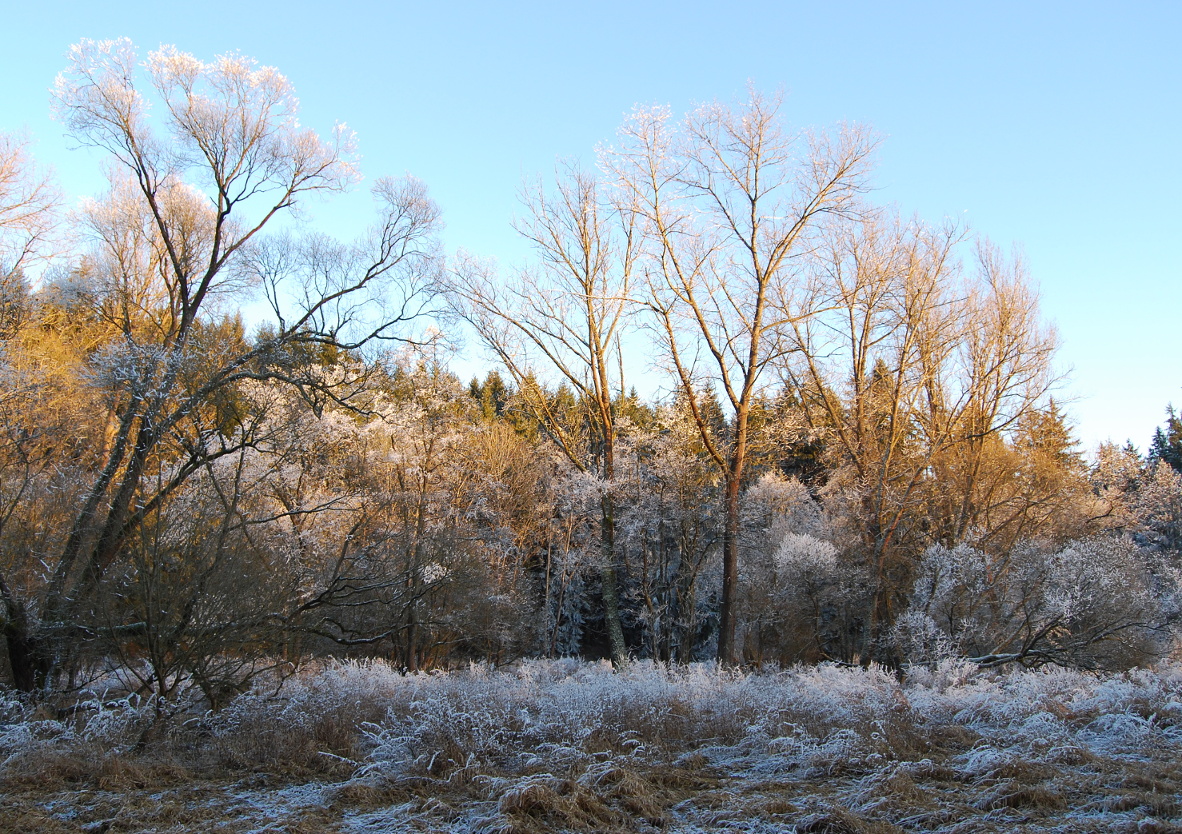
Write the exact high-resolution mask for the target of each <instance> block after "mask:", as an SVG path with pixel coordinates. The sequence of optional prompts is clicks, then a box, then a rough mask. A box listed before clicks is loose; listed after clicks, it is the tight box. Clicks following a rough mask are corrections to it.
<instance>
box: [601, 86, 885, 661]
mask: <svg viewBox="0 0 1182 834" xmlns="http://www.w3.org/2000/svg"><path fill="white" fill-rule="evenodd" d="M779 105H780V102H779V100H778V99H765V98H763V97H761V96H759V95H758V94H756V93H754V92H753V93H752V94H751V96H750V98H749V100H748V101H747V102H746V103H745V104H744V105H743V106H741V107H738V108H731V107H727V106H725V105H722V104H717V103H715V104H709V105H705V106H703V107H700V108H699V109H697V110H696V111H694V112H693V113H691V114H690V115H689V116H687V117H686V119H685V121H684V123H683V124H682V125H681V126H680V129H675V128H674V127H673V126H672V125H671V124H670V121H669V114H668V112H667V111H665V110H662V109H654V110H641V111H638V112H637V113H636V114H635V115H634V116H633V117H632V118H631V119H630V120H629V121H628V122H626V123H625V125H624V127H623V129H622V130H621V132H620V146H619V147H618V148H615V149H611V150H609V151H607V152H605V154H604V155H603V160H602V162H603V164H604V166H605V167H606V168H607V169H608V170H609V171H610V172H611V173H612V175H613V177H614V179H615V182H616V184H617V186H618V187H619V188H620V189H621V190H622V192H623V193H624V194H625V195H627V196H626V198H625V199H626V200H627V203H628V205H630V206H631V207H632V208H633V210H634V211H635V212H636V213H637V214H638V216H639V218H640V219H641V220H642V221H643V226H644V231H645V233H646V242H647V251H646V258H645V261H644V271H645V275H646V277H647V290H648V304H649V307H650V308H651V310H652V312H653V314H654V316H655V321H656V327H655V329H656V332H657V337H658V341H659V342H660V344H661V347H662V349H663V351H664V354H665V356H666V357H667V358H668V360H669V363H670V365H671V370H672V372H673V374H674V377H675V380H676V384H677V385H678V387H679V388H680V390H681V393H682V394H683V395H684V397H685V400H686V403H687V405H688V407H689V409H690V412H691V413H692V415H693V418H694V420H695V422H696V424H697V427H698V430H699V432H700V434H701V437H702V442H703V443H704V444H705V446H706V448H707V450H708V452H709V454H710V457H711V458H712V459H713V461H714V463H715V465H716V466H717V467H718V469H719V471H720V472H721V474H722V476H723V479H724V481H725V491H724V501H725V519H726V522H725V524H726V526H725V532H724V536H723V591H722V608H721V614H720V619H721V622H720V630H719V642H718V656H719V658H720V659H721V660H723V661H724V662H727V663H733V662H735V661H736V660H737V658H738V650H739V647H738V646H737V645H735V624H736V611H735V599H736V590H737V584H738V547H739V517H740V507H739V494H740V490H741V486H742V482H743V475H744V470H745V467H746V464H747V457H748V439H749V438H748V420H749V417H750V415H751V409H752V405H753V403H754V402H755V400H756V397H757V396H758V394H759V393H760V392H761V389H762V386H764V385H766V384H767V383H768V382H769V381H770V380H768V379H766V378H765V377H766V376H767V375H766V374H765V371H766V370H767V368H768V367H769V366H770V365H771V364H772V363H774V362H776V361H777V360H778V359H780V358H781V357H782V356H783V355H784V353H785V352H786V351H787V350H789V349H790V347H791V344H790V342H789V341H787V340H786V339H785V336H786V334H787V333H788V332H790V324H791V322H792V321H793V320H794V319H795V318H797V317H800V316H807V315H808V313H809V311H808V310H807V309H802V308H800V307H799V305H798V303H797V300H796V299H795V298H794V295H795V288H796V287H797V285H798V284H799V282H800V281H801V275H800V269H799V262H800V256H801V255H803V254H805V253H807V252H808V251H809V250H810V248H811V247H812V245H813V238H814V235H815V233H816V230H817V228H818V227H819V224H820V221H821V219H822V218H824V217H826V216H832V215H845V214H847V213H849V212H851V211H852V210H853V209H854V208H855V207H856V202H855V198H856V196H857V195H858V193H859V192H861V191H862V189H863V181H864V180H863V178H864V173H865V170H866V165H867V161H868V157H869V156H870V153H871V150H872V148H873V144H874V143H873V141H872V139H871V138H870V135H869V133H868V132H867V131H866V130H864V129H862V128H859V127H847V128H844V129H842V130H840V131H839V132H838V133H837V134H836V135H835V136H828V135H824V134H810V133H804V132H802V133H798V134H792V133H788V132H786V131H785V129H784V128H783V126H782V125H781V123H780V119H779V115H778V111H779ZM709 392H717V393H718V394H719V396H721V397H722V398H723V400H724V402H725V403H726V405H727V406H729V408H730V412H731V414H730V422H729V425H728V427H727V431H726V432H725V436H720V435H718V434H717V433H715V431H714V430H713V429H712V428H711V422H710V420H709V419H708V415H707V414H706V413H705V412H704V410H703V397H704V396H708V395H709Z"/></svg>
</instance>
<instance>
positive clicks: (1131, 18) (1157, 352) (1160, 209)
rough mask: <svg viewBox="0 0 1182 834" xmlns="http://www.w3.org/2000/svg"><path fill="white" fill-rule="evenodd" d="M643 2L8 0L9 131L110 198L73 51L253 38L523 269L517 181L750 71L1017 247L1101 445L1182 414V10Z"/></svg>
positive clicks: (2, 66) (883, 181) (369, 155)
mask: <svg viewBox="0 0 1182 834" xmlns="http://www.w3.org/2000/svg"><path fill="white" fill-rule="evenodd" d="M638 5H640V6H643V8H633V5H632V4H626V3H617V2H599V3H579V4H573V3H572V4H564V3H554V2H547V3H529V4H526V3H516V4H495V5H494V4H475V3H448V4H432V3H415V4H407V3H398V2H393V3H357V2H337V3H332V2H327V3H326V2H318V3H305V2H285V3H270V2H253V3H248V2H241V0H239V2H234V3H228V2H223V0H210V1H209V2H202V3H184V4H182V3H174V2H161V1H160V0H157V2H150V3H149V2H140V0H136V1H135V2H122V3H119V4H108V3H93V2H90V3H85V4H83V3H55V2H52V1H51V0H47V2H43V3H41V4H33V3H22V4H19V5H18V4H9V6H8V8H6V9H5V10H4V12H3V14H2V16H0V20H2V21H3V27H4V30H5V38H4V41H5V44H4V49H3V50H2V51H0V79H2V80H0V130H5V131H10V130H21V129H24V130H26V131H27V132H28V133H29V134H30V135H31V136H32V137H33V139H34V140H35V141H36V145H35V148H34V151H35V153H36V155H37V156H38V158H39V159H41V160H43V161H45V162H48V163H50V164H52V165H53V166H54V167H55V168H56V169H57V171H58V174H59V177H60V179H61V181H62V183H63V185H64V187H65V188H66V190H67V192H68V193H70V194H71V196H80V195H85V194H93V193H96V192H98V191H99V190H101V188H102V184H103V180H102V178H101V170H100V166H99V163H98V159H97V158H96V157H95V156H93V155H92V154H91V153H90V152H88V151H70V150H69V149H68V143H67V142H66V141H65V139H64V138H63V136H62V129H61V127H60V126H59V125H57V124H56V123H54V122H52V121H50V119H49V95H48V88H49V86H50V85H51V83H52V82H53V78H54V76H55V74H56V73H57V72H58V71H60V70H61V69H62V68H63V67H64V65H65V59H64V53H65V51H66V50H67V48H68V47H69V46H70V44H72V43H74V42H76V41H78V40H79V39H80V38H84V37H87V38H93V39H105V38H113V37H120V36H127V37H130V38H131V39H132V40H133V41H134V42H135V43H136V44H137V46H139V47H140V49H141V52H142V53H146V52H147V51H149V50H151V49H154V48H156V47H157V46H159V45H160V44H162V43H171V44H176V45H177V46H178V47H179V48H180V49H182V50H184V51H187V52H192V53H194V54H195V55H197V56H198V57H200V58H204V59H208V58H211V57H213V56H214V55H216V54H219V53H222V52H227V51H232V50H237V51H240V52H243V53H245V54H248V55H251V56H254V57H256V58H258V59H259V60H260V61H261V62H263V63H266V64H271V65H274V66H276V67H278V68H279V69H280V70H281V71H282V72H284V73H285V74H287V76H288V77H289V78H290V79H291V80H292V81H293V83H294V84H295V87H296V90H297V91H298V93H299V95H300V98H301V101H302V104H303V112H302V120H303V121H304V122H305V123H306V124H309V125H311V126H313V127H316V128H320V129H328V128H329V127H330V126H331V125H332V124H333V122H334V121H336V120H342V121H346V122H348V124H349V125H350V126H351V127H352V128H354V129H355V130H356V131H357V133H358V135H359V138H360V142H361V151H362V153H363V155H364V157H365V159H364V169H365V172H366V174H367V175H368V176H370V177H374V176H379V175H382V174H401V173H403V172H407V171H408V172H410V173H413V174H414V175H416V176H418V177H419V178H421V179H423V180H424V181H425V182H426V183H427V184H428V186H429V187H430V188H431V191H432V193H433V195H434V197H435V198H436V200H437V201H438V202H439V203H440V205H441V206H442V208H443V211H444V217H445V220H446V222H447V226H448V230H447V238H446V242H447V244H448V246H449V248H454V247H457V246H463V247H466V248H468V249H470V250H472V251H474V252H477V253H481V254H487V255H493V256H498V257H499V258H501V259H502V260H506V261H511V260H513V259H514V258H515V257H516V256H517V255H518V254H519V252H520V247H519V245H518V244H517V242H516V241H514V239H513V232H512V231H511V229H510V228H509V220H510V218H511V217H512V215H513V213H514V211H515V210H516V192H517V189H518V186H519V185H520V183H521V180H522V178H523V177H527V176H533V175H537V174H545V173H546V172H548V171H550V170H551V169H552V168H553V165H554V162H555V159H556V158H557V157H582V158H584V159H590V158H591V157H592V153H593V149H594V147H595V145H596V144H597V143H599V142H601V141H608V140H610V139H611V137H612V134H613V133H614V131H615V129H616V127H617V126H618V125H619V123H620V122H621V120H622V118H623V116H624V115H625V114H626V113H627V112H628V111H629V110H630V109H631V108H632V106H633V105H634V104H638V103H639V104H654V103H659V104H669V105H671V106H672V107H673V108H674V110H675V111H678V112H680V111H683V110H684V109H686V108H687V107H689V106H690V105H692V104H693V103H694V102H698V101H703V100H710V99H714V98H721V99H728V100H733V99H735V98H737V97H739V96H740V95H741V94H742V92H743V90H744V88H745V86H746V84H747V82H748V80H750V81H752V82H753V83H754V84H755V85H756V86H757V87H759V88H760V89H761V90H765V91H774V90H776V89H782V90H783V91H784V92H785V94H786V103H785V107H784V110H783V113H784V114H785V116H786V117H787V118H788V119H789V120H790V121H792V122H793V123H795V124H798V125H802V126H817V127H824V126H829V125H832V124H834V123H836V122H838V121H842V120H846V121H857V122H868V123H870V124H871V125H873V126H874V128H875V129H876V130H877V131H878V133H879V134H880V135H881V136H882V137H883V140H884V141H883V144H882V147H881V150H880V152H879V154H878V165H877V174H876V182H877V185H878V186H879V187H880V192H879V194H880V198H881V199H882V200H883V201H887V202H894V203H897V204H898V205H899V207H900V208H901V209H902V210H903V211H904V213H911V212H917V213H919V214H920V215H921V216H922V217H924V218H926V219H929V220H933V221H934V220H939V219H940V218H941V217H943V216H944V215H956V216H960V217H963V218H965V219H967V220H968V222H969V223H970V224H971V226H972V228H973V229H974V230H975V231H977V232H980V233H983V234H985V235H987V236H989V237H990V238H992V239H993V240H994V241H995V242H997V243H1000V244H1002V245H1006V246H1009V245H1012V244H1017V245H1019V246H1021V247H1022V248H1023V249H1024V250H1025V253H1026V255H1027V258H1028V261H1029V264H1030V267H1031V272H1032V274H1033V276H1034V278H1035V279H1036V281H1037V282H1038V284H1039V285H1040V287H1041V291H1042V299H1043V310H1044V314H1045V315H1046V317H1047V318H1048V319H1049V320H1051V321H1052V322H1054V323H1055V325H1056V326H1057V328H1058V330H1059V333H1060V336H1061V339H1062V343H1063V347H1062V350H1061V352H1060V356H1059V363H1060V366H1061V368H1062V369H1064V370H1070V377H1069V380H1068V382H1067V383H1066V384H1065V386H1064V389H1063V396H1064V397H1065V398H1073V399H1074V400H1075V401H1074V403H1073V404H1072V405H1071V406H1070V413H1071V414H1072V415H1073V417H1074V419H1075V422H1076V426H1077V430H1078V433H1079V435H1080V437H1081V438H1082V439H1083V441H1084V443H1085V445H1086V446H1088V447H1091V446H1094V445H1095V444H1096V443H1097V442H1099V441H1101V440H1104V439H1107V438H1111V439H1113V440H1116V441H1118V442H1120V441H1123V440H1125V439H1126V438H1131V439H1132V440H1133V441H1134V442H1135V443H1137V444H1138V445H1140V446H1141V447H1142V448H1144V447H1145V445H1146V444H1147V442H1148V440H1149V437H1150V435H1151V433H1152V431H1153V429H1154V427H1155V426H1156V425H1158V424H1159V423H1160V422H1161V419H1162V415H1163V412H1164V409H1165V406H1166V403H1167V402H1171V401H1172V402H1175V403H1177V404H1179V405H1182V367H1180V366H1179V361H1178V360H1179V357H1180V355H1182V350H1180V348H1182V328H1179V327H1177V326H1176V325H1175V322H1176V321H1177V319H1178V311H1179V309H1182V266H1180V261H1179V259H1178V258H1177V257H1176V249H1177V245H1178V243H1179V242H1182V235H1180V233H1179V226H1180V221H1182V208H1180V203H1179V194H1180V192H1182V161H1180V158H1179V136H1182V48H1180V47H1179V43H1178V37H1179V32H1182V2H1164V0H1163V2H1149V3H1133V4H1116V3H1088V2H1071V3H1068V2H1063V3H1039V2H1021V3H1013V2H994V3H964V2H944V3H934V2H933V3H904V2H895V3H881V2H864V3H842V2H831V3H798V2H786V1H785V0H781V2H749V3H746V4H736V5H734V6H733V7H732V9H731V10H729V11H722V10H721V9H722V4H716V3H709V4H707V3H692V2H679V3H665V2H650V3H646V4H638ZM340 216H342V217H347V216H350V215H349V214H347V213H346V214H344V215H340Z"/></svg>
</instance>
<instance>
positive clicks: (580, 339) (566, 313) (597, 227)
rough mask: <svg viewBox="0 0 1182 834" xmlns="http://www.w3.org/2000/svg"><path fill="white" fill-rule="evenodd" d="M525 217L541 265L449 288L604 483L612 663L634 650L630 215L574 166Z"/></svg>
mask: <svg viewBox="0 0 1182 834" xmlns="http://www.w3.org/2000/svg"><path fill="white" fill-rule="evenodd" d="M523 202H524V203H525V206H526V211H527V215H526V217H525V219H523V220H521V221H520V222H518V223H517V230H518V232H520V233H521V234H522V235H523V236H524V237H525V238H526V239H527V240H529V242H530V243H531V244H532V245H533V248H534V251H535V252H536V253H537V255H538V261H537V263H536V265H535V266H534V267H533V268H531V269H525V270H522V271H521V272H519V273H518V274H517V276H515V278H514V279H513V280H512V281H508V282H504V283H502V282H500V281H498V280H497V278H496V276H494V275H493V274H491V273H490V272H489V271H488V270H487V269H482V268H480V266H479V265H477V264H474V263H471V262H468V263H464V264H462V265H461V267H460V268H459V269H458V270H456V272H455V277H454V280H453V281H452V285H451V288H452V292H453V297H454V298H455V299H456V309H457V311H458V312H459V313H460V314H461V315H462V316H463V317H464V318H465V319H467V321H468V322H470V323H471V324H472V325H473V327H474V328H475V329H476V332H477V333H478V334H479V335H480V337H481V339H482V340H483V341H484V343H485V344H486V345H487V346H488V347H489V348H491V350H492V351H493V352H494V353H495V354H496V356H497V358H498V359H500V361H501V362H502V363H503V364H504V365H505V367H506V368H507V369H508V371H509V373H510V374H511V375H512V377H513V379H514V381H515V382H516V383H517V385H518V387H519V389H521V403H522V405H523V407H524V408H525V409H526V410H528V411H529V413H530V415H531V416H532V417H533V418H534V419H536V420H537V423H538V425H539V426H540V427H541V428H542V430H543V431H544V432H545V433H546V435H547V436H548V437H549V438H550V439H551V440H552V441H553V442H554V443H555V445H556V446H557V447H558V448H559V449H560V450H561V451H562V453H563V455H564V456H565V457H566V458H567V459H568V460H569V461H570V462H571V464H572V465H573V466H575V467H576V468H577V469H578V470H579V471H581V472H589V473H592V474H594V475H596V476H598V478H599V479H600V485H601V486H600V496H599V504H600V536H601V546H602V551H603V567H602V569H601V579H602V583H603V602H604V614H605V619H606V624H607V630H608V640H609V643H610V651H611V656H612V662H613V664H615V665H616V666H620V665H621V664H623V663H624V662H625V661H626V660H627V656H628V650H627V647H626V646H625V644H624V633H623V629H622V627H621V624H620V614H619V597H618V591H617V587H616V585H617V577H616V560H617V554H616V547H615V502H614V498H613V481H614V479H615V459H616V444H617V436H616V415H615V406H614V403H613V399H614V397H615V395H616V394H618V393H619V392H620V391H621V389H622V387H623V379H622V377H621V375H619V374H617V373H616V372H615V370H614V366H615V365H616V363H617V361H618V359H619V350H620V347H619V345H620V341H619V340H620V336H621V328H622V326H623V323H624V321H625V319H626V317H627V315H628V312H629V311H628V306H629V303H630V301H629V297H628V296H629V292H630V291H631V283H632V271H633V266H634V263H635V258H636V251H637V250H636V236H635V232H634V226H633V223H632V220H633V216H632V214H631V213H629V212H621V211H620V210H619V209H618V208H617V207H615V206H612V205H610V204H607V203H605V202H604V201H603V199H602V198H601V196H600V193H599V186H598V184H597V183H596V180H595V178H594V177H593V176H591V175H590V174H587V173H585V172H582V171H580V170H578V169H577V168H574V167H570V166H568V167H567V168H566V169H565V170H564V171H562V172H560V174H559V176H558V184H557V187H556V189H555V190H554V191H553V192H552V193H548V192H547V191H546V190H545V189H544V188H543V187H542V186H541V185H540V184H539V185H537V186H535V187H532V188H530V189H528V190H527V191H526V192H525V193H524V195H523ZM538 371H543V372H551V373H553V374H556V375H557V376H558V378H559V379H560V380H561V382H562V383H563V384H565V385H568V386H570V388H571V389H573V391H574V392H575V394H576V396H577V397H578V399H579V403H578V406H579V408H578V410H577V411H578V413H579V415H580V416H581V417H582V419H581V420H579V421H578V424H576V425H572V424H571V423H570V422H569V421H568V420H566V419H565V418H564V416H563V415H562V414H560V413H559V412H558V411H557V410H556V409H555V407H554V404H553V402H552V401H551V400H550V399H549V398H548V397H547V396H546V394H545V392H544V391H542V390H540V389H539V388H538V386H537V385H536V383H535V382H534V374H535V373H537V372H538Z"/></svg>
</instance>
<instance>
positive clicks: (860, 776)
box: [0, 661, 1182, 834]
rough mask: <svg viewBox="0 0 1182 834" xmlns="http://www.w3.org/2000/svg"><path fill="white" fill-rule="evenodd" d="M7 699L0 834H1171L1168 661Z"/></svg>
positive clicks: (496, 673) (374, 670)
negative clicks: (1103, 668)
mask: <svg viewBox="0 0 1182 834" xmlns="http://www.w3.org/2000/svg"><path fill="white" fill-rule="evenodd" d="M116 692H118V690H117V681H116V680H115V679H106V680H105V681H104V682H103V684H102V685H101V686H100V687H96V688H93V690H92V692H91V693H90V695H89V696H88V697H87V698H85V699H83V700H81V701H80V702H79V703H77V704H76V705H74V706H73V707H72V708H71V709H70V710H68V711H63V712H62V713H60V714H56V713H51V712H50V711H49V710H47V709H46V708H45V707H40V708H34V707H32V706H29V705H25V704H23V703H21V702H19V701H17V700H15V699H12V698H8V699H7V700H5V699H4V696H2V695H0V831H4V832H9V831H11V832H35V831H36V832H39V831H44V832H76V831H85V832H106V831H111V832H117V831H124V832H132V831H135V832H141V831H142V832H148V831H153V832H177V833H178V834H179V832H191V831H201V832H243V833H245V832H280V831H286V832H320V831H335V832H358V833H360V832H478V831H483V832H546V831H588V832H590V831H597V832H625V831H635V832H646V831H666V832H680V833H682V834H696V833H697V832H714V831H735V832H751V834H755V833H756V832H896V831H932V832H962V831H963V832H968V831H972V832H981V831H984V832H990V831H996V832H1009V831H1062V832H1068V831H1070V832H1076V831H1079V832H1084V831H1095V832H1119V831H1129V832H1134V831H1136V832H1168V831H1182V799H1180V795H1182V766H1180V765H1179V762H1182V667H1180V666H1178V665H1176V664H1173V665H1170V664H1167V665H1162V666H1159V667H1158V668H1155V669H1152V670H1136V671H1133V672H1129V673H1124V674H1105V675H1096V674H1089V673H1085V672H1079V671H1069V670H1063V669H1055V668H1047V669H1041V670H1014V671H1010V672H1008V673H1001V672H984V671H980V670H977V669H976V668H975V667H973V666H971V665H968V664H964V663H960V662H957V661H950V662H948V663H946V664H944V665H942V666H940V667H938V668H935V669H914V670H912V671H911V672H910V673H909V674H908V675H907V676H906V677H905V679H904V680H902V681H900V680H899V679H898V677H896V676H895V675H894V674H892V673H890V672H889V671H887V670H884V669H881V668H876V667H872V668H869V669H850V668H841V667H837V666H820V667H812V668H797V669H792V670H787V671H766V670H765V671H761V672H739V671H728V670H720V669H718V668H716V667H714V666H708V665H696V666H689V667H664V666H659V665H654V664H650V663H640V662H638V663H634V664H632V665H631V666H630V667H629V668H628V669H627V670H626V671H624V672H622V673H618V674H613V673H612V671H611V669H610V667H607V666H604V665H596V664H586V663H579V662H576V661H532V662H526V663H523V664H520V665H517V666H513V667H509V668H505V669H501V670H495V669H492V668H489V667H485V666H474V667H471V668H469V669H466V670H460V671H454V672H450V673H438V674H418V675H402V674H399V673H398V672H396V671H394V670H392V669H390V668H389V667H387V666H385V665H384V664H381V663H376V662H374V663H332V664H327V665H322V666H317V667H314V668H313V667H309V668H305V669H303V670H300V671H299V672H298V673H295V674H293V675H291V676H289V677H288V678H287V679H286V680H285V681H284V682H283V683H282V686H279V685H278V682H277V681H270V682H260V683H258V684H257V685H256V687H255V689H254V690H252V691H251V692H249V693H246V694H243V695H241V696H239V697H238V698H237V699H235V700H234V701H232V702H231V703H230V705H229V706H228V707H226V708H225V709H223V710H221V711H220V712H217V713H203V712H201V711H200V710H198V709H196V708H194V707H189V708H187V709H186V708H184V707H183V705H167V707H166V706H165V705H160V704H156V703H153V702H151V701H144V702H141V701H138V700H137V699H136V698H135V697H134V696H123V697H116V695H115V694H114V693H116Z"/></svg>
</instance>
